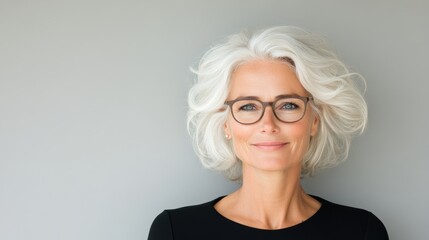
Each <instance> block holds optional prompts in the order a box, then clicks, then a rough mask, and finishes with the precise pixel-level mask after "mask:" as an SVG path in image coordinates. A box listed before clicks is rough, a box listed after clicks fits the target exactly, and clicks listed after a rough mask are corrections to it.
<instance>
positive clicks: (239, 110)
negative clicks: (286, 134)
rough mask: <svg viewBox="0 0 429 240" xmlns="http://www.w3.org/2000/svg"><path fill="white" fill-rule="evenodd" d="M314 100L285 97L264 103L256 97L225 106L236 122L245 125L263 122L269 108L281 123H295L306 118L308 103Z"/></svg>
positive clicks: (238, 100)
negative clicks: (268, 107)
mask: <svg viewBox="0 0 429 240" xmlns="http://www.w3.org/2000/svg"><path fill="white" fill-rule="evenodd" d="M312 99H313V97H302V96H296V95H292V96H290V95H284V96H280V97H278V98H277V99H276V100H275V101H274V102H262V101H260V100H258V99H256V98H255V97H244V98H237V99H235V100H231V101H226V102H225V104H226V105H228V106H229V108H230V109H231V114H232V117H233V118H234V119H235V121H237V122H238V123H241V124H244V125H250V124H254V123H256V122H258V121H259V120H261V119H262V117H263V116H264V113H265V108H266V107H267V106H271V109H272V110H273V113H274V116H275V117H276V118H277V119H278V120H279V121H281V122H284V123H294V122H298V121H299V120H301V119H302V118H303V117H304V114H305V112H306V109H307V102H308V101H310V100H312Z"/></svg>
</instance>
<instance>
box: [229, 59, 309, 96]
mask: <svg viewBox="0 0 429 240" xmlns="http://www.w3.org/2000/svg"><path fill="white" fill-rule="evenodd" d="M286 94H294V95H300V96H305V95H306V94H307V91H306V90H305V89H304V87H303V86H302V84H301V82H300V81H299V80H298V77H297V76H296V74H295V71H294V70H293V69H292V67H291V66H290V65H289V63H287V62H285V61H281V60H252V61H249V62H245V63H243V64H241V65H239V66H238V67H237V68H236V69H235V71H234V72H233V73H232V75H231V83H230V89H229V96H228V99H235V98H238V97H245V96H256V97H259V98H261V99H263V100H267V101H268V100H270V101H271V100H273V99H274V98H275V97H276V96H279V95H286Z"/></svg>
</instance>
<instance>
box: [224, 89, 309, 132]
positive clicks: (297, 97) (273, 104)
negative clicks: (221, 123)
mask: <svg viewBox="0 0 429 240" xmlns="http://www.w3.org/2000/svg"><path fill="white" fill-rule="evenodd" d="M285 98H295V99H300V100H302V101H303V102H304V111H303V114H302V116H301V117H300V118H299V119H298V120H296V121H291V122H288V121H283V120H281V119H280V118H279V117H278V116H277V114H276V111H275V110H274V106H275V105H276V103H277V102H278V101H280V100H283V99H285ZM242 100H253V101H257V102H259V103H261V105H262V114H261V116H260V117H259V119H258V120H256V121H255V122H252V123H242V122H240V121H238V120H237V118H235V116H234V111H233V108H232V105H233V104H234V103H236V102H238V101H242ZM310 100H314V98H313V97H311V96H299V95H281V96H278V97H276V100H275V101H273V102H263V101H261V100H259V99H258V98H256V97H242V98H237V99H234V100H231V101H225V104H226V105H228V106H229V109H230V111H231V115H232V117H233V118H234V120H235V121H236V122H238V123H240V124H243V125H252V124H255V123H257V122H259V121H260V120H261V119H262V118H263V117H264V114H265V108H266V107H267V106H271V110H272V111H273V114H274V116H275V117H276V118H277V120H279V121H280V122H284V123H294V122H298V121H299V120H301V119H302V118H303V117H304V115H305V113H306V112H307V103H308V102H309V101H310Z"/></svg>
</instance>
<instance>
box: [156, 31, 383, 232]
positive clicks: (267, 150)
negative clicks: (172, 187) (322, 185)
mask: <svg viewBox="0 0 429 240" xmlns="http://www.w3.org/2000/svg"><path fill="white" fill-rule="evenodd" d="M195 73H196V74H197V75H198V81H197V82H196V84H195V85H194V86H193V87H192V89H191V90H190V92H189V112H188V127H189V130H190V133H191V135H192V137H193V141H194V147H195V150H196V152H197V154H198V156H199V158H200V159H201V161H202V163H203V165H204V166H205V167H207V168H210V169H215V170H219V171H222V172H224V173H225V174H226V176H228V177H229V178H230V179H232V180H239V181H241V183H242V184H241V187H240V188H239V189H238V190H237V191H235V192H233V193H231V194H229V195H227V196H225V197H220V198H218V199H215V200H213V201H210V202H208V203H204V204H201V205H197V206H190V207H184V208H180V209H175V210H166V211H164V212H162V213H161V214H160V215H159V216H158V217H157V218H156V219H155V221H154V222H153V224H152V227H151V230H150V233H149V240H161V239H162V240H169V239H175V240H182V239H183V240H185V239H187V240H188V239H205V240H210V239H216V240H219V239H223V240H225V239H235V240H236V239H243V240H244V239H245V240H252V239H300V240H305V239H329V240H336V239H341V240H344V239H347V240H354V239H356V240H357V239H366V240H369V239H388V236H387V232H386V229H385V227H384V226H383V224H382V222H381V221H380V220H379V219H378V218H377V217H375V216H374V215H373V214H372V213H370V212H368V211H365V210H362V209H356V208H352V207H346V206H341V205H338V204H334V203H331V202H329V201H327V200H324V199H322V198H320V197H317V196H311V195H308V194H307V193H305V192H304V190H303V188H302V187H301V184H300V179H301V178H302V177H306V176H311V175H313V174H314V173H315V172H316V171H317V170H319V169H322V168H325V167H330V166H334V165H336V164H338V163H339V162H341V161H342V160H344V159H345V158H346V157H347V154H348V150H349V146H350V141H351V137H352V136H353V135H356V134H357V133H361V132H362V131H363V129H364V128H365V125H366V122H367V107H366V103H365V101H364V99H363V97H362V94H361V93H360V91H359V89H358V85H357V84H356V80H361V83H364V80H363V79H362V78H360V75H358V74H356V73H351V72H350V71H349V70H348V69H347V68H346V66H345V65H344V64H343V63H342V62H341V61H339V60H338V58H337V57H336V56H335V54H334V53H332V52H331V51H330V50H329V49H328V48H327V46H326V45H325V43H324V42H323V40H322V39H321V38H320V37H318V36H316V35H314V34H311V33H308V32H306V31H304V30H302V29H299V28H296V27H274V28H269V29H266V30H262V31H259V32H256V33H240V34H236V35H233V36H231V37H230V38H229V39H228V40H227V41H226V42H225V43H223V44H221V45H218V46H216V47H214V48H212V49H211V50H209V51H208V52H207V53H206V54H205V55H204V56H203V58H202V60H201V62H200V65H199V67H198V70H196V71H195Z"/></svg>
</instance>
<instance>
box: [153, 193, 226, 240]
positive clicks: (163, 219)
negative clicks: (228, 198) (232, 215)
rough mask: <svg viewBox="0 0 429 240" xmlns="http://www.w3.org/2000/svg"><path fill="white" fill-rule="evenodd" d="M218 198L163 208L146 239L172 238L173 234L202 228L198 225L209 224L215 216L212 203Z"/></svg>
mask: <svg viewBox="0 0 429 240" xmlns="http://www.w3.org/2000/svg"><path fill="white" fill-rule="evenodd" d="M220 198H222V197H220ZM220 198H217V199H215V200H213V201H210V202H206V203H203V204H198V205H192V206H186V207H181V208H177V209H168V210H164V211H163V212H162V213H160V214H159V215H158V216H157V217H156V218H155V220H154V221H153V223H152V225H151V228H150V231H149V238H148V240H158V239H159V240H160V239H162V240H168V239H173V235H174V236H175V237H176V236H181V235H183V234H187V233H190V232H193V233H194V234H195V233H196V232H198V231H200V230H202V228H200V226H201V227H203V226H207V224H208V225H210V223H213V219H214V218H216V214H215V213H216V212H215V211H214V209H213V205H214V204H215V203H216V202H217V201H218V200H219V199H220Z"/></svg>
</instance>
